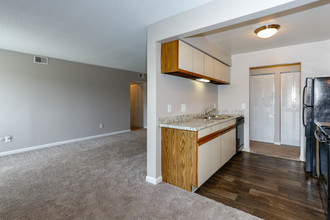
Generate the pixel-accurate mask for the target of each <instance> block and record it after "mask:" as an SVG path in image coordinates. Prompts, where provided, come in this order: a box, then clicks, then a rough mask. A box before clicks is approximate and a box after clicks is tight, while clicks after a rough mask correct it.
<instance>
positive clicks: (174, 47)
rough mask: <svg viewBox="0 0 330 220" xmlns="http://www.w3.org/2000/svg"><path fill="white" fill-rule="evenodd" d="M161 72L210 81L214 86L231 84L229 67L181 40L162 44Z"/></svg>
mask: <svg viewBox="0 0 330 220" xmlns="http://www.w3.org/2000/svg"><path fill="white" fill-rule="evenodd" d="M161 71H162V73H165V74H171V75H175V76H180V77H184V78H189V79H200V78H202V79H208V80H210V83H213V84H229V82H230V81H229V79H230V75H229V74H230V67H229V66H227V65H225V64H223V63H221V62H220V61H219V60H217V59H215V58H213V57H211V56H209V55H207V54H206V53H205V52H203V51H201V50H198V49H196V48H194V47H192V46H190V45H189V44H187V43H185V42H183V41H180V40H176V41H172V42H168V43H164V44H162V51H161ZM225 71H226V72H225Z"/></svg>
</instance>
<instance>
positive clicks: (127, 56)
mask: <svg viewBox="0 0 330 220" xmlns="http://www.w3.org/2000/svg"><path fill="white" fill-rule="evenodd" d="M210 1H211V0H179V1H178V0H139V1H133V0H29V1H22V0H1V1H0V48H2V49H7V50H13V51H19V52H24V53H31V54H37V55H43V56H49V57H54V58H60V59H66V60H71V61H78V62H83V63H89V64H95V65H101V66H108V67H114V68H119V69H126V70H132V71H138V72H146V27H147V26H148V25H149V24H152V23H154V22H156V21H159V20H162V19H164V18H166V17H170V16H173V15H175V14H178V13H181V12H183V11H186V10H189V9H191V8H194V7H197V6H200V5H202V4H205V3H207V2H210Z"/></svg>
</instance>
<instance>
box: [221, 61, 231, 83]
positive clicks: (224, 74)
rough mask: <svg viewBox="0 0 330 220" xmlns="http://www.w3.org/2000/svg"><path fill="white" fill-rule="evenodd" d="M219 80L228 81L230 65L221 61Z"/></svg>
mask: <svg viewBox="0 0 330 220" xmlns="http://www.w3.org/2000/svg"><path fill="white" fill-rule="evenodd" d="M221 80H222V81H225V82H227V83H230V67H229V66H227V65H225V64H223V63H221Z"/></svg>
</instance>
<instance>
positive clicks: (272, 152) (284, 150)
mask: <svg viewBox="0 0 330 220" xmlns="http://www.w3.org/2000/svg"><path fill="white" fill-rule="evenodd" d="M250 151H251V153H257V154H263V155H267V156H272V157H281V158H288V159H293V160H299V158H300V147H295V146H289V145H275V144H270V143H264V142H258V141H250Z"/></svg>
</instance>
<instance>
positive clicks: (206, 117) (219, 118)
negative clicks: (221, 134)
mask: <svg viewBox="0 0 330 220" xmlns="http://www.w3.org/2000/svg"><path fill="white" fill-rule="evenodd" d="M230 117H232V116H231V115H209V116H202V117H200V118H201V119H217V120H222V119H228V118H230Z"/></svg>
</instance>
